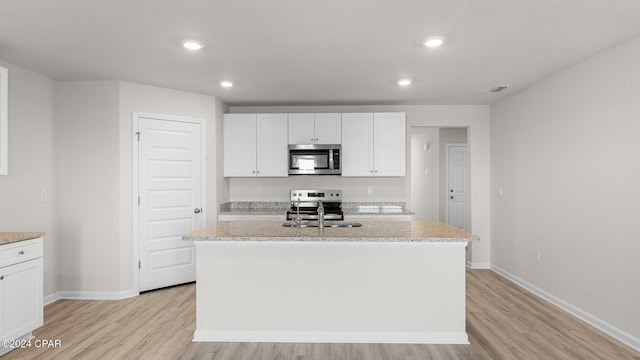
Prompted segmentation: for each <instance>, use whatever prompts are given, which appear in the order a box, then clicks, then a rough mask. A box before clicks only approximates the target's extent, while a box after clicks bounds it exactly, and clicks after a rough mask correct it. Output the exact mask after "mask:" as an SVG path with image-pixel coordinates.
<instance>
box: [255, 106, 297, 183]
mask: <svg viewBox="0 0 640 360" xmlns="http://www.w3.org/2000/svg"><path fill="white" fill-rule="evenodd" d="M287 127H288V122H287V114H258V141H257V170H256V173H257V176H264V177H267V176H268V177H287V176H289V164H288V147H287V139H288V136H287V134H288V131H287Z"/></svg>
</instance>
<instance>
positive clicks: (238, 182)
mask: <svg viewBox="0 0 640 360" xmlns="http://www.w3.org/2000/svg"><path fill="white" fill-rule="evenodd" d="M229 111H230V112H232V113H262V112H264V113H274V112H285V113H286V112H385V111H402V112H406V114H407V129H410V128H411V127H412V126H432V127H466V128H468V130H469V133H468V136H469V150H470V161H471V163H470V173H471V216H470V217H471V225H470V226H471V228H470V229H471V231H472V232H473V233H474V234H475V235H478V236H480V238H481V239H482V240H481V241H480V242H478V243H475V244H474V245H473V250H472V252H473V264H472V266H474V267H488V266H489V255H490V254H489V253H490V250H489V249H490V242H491V239H490V234H489V227H490V215H489V209H490V203H489V200H490V177H489V176H490V146H489V107H488V106H483V105H443V106H433V105H393V106H382V105H380V106H262V107H260V106H256V107H252V106H248V107H243V106H235V107H230V109H229ZM406 144H407V153H408V154H410V147H411V141H410V131H409V130H407V141H406ZM406 161H407V167H406V168H407V176H405V177H404V178H341V177H336V176H326V177H312V178H310V177H307V178H306V180H305V179H302V178H282V179H269V180H263V179H230V194H231V195H230V199H231V200H233V201H240V200H263V201H286V200H287V194H288V193H289V190H290V189H291V188H292V187H303V188H307V187H309V186H312V187H316V186H323V187H325V188H328V187H337V188H340V189H343V190H344V200H345V201H405V202H407V203H408V204H409V206H411V203H410V199H411V176H410V174H411V170H410V169H411V159H410V156H407V160H406ZM369 189H371V192H372V195H369V192H370V191H369Z"/></svg>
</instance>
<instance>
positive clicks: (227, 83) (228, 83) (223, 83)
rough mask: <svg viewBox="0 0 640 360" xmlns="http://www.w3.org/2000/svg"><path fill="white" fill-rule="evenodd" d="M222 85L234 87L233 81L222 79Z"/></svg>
mask: <svg viewBox="0 0 640 360" xmlns="http://www.w3.org/2000/svg"><path fill="white" fill-rule="evenodd" d="M220 86H222V87H232V86H233V83H232V82H231V81H220Z"/></svg>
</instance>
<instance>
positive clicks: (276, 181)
mask: <svg viewBox="0 0 640 360" xmlns="http://www.w3.org/2000/svg"><path fill="white" fill-rule="evenodd" d="M408 187H409V184H408V179H407V178H406V177H393V178H349V177H341V176H331V175H327V176H322V175H317V176H290V177H288V178H230V179H229V200H230V201H232V202H242V201H276V202H277V201H287V200H288V199H289V192H290V191H291V189H319V190H323V189H341V190H342V195H343V199H342V200H343V201H351V202H353V201H357V202H376V201H383V202H390V201H391V202H394V201H399V202H408V201H409V199H407V198H406V196H407V194H408V193H409V191H406V189H407V188H408Z"/></svg>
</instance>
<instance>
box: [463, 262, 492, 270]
mask: <svg viewBox="0 0 640 360" xmlns="http://www.w3.org/2000/svg"><path fill="white" fill-rule="evenodd" d="M467 265H468V266H469V267H470V268H472V269H477V270H489V269H491V266H492V265H491V264H489V263H479V262H471V263H467Z"/></svg>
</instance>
